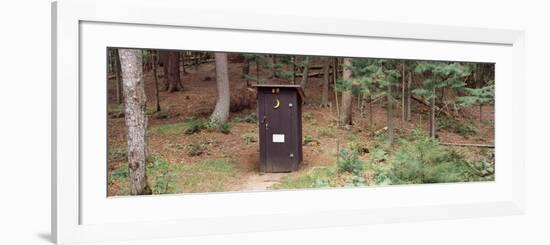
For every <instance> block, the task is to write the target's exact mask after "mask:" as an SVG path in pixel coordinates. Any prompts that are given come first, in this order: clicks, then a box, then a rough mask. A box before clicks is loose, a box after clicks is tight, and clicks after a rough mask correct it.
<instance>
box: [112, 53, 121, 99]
mask: <svg viewBox="0 0 550 245" xmlns="http://www.w3.org/2000/svg"><path fill="white" fill-rule="evenodd" d="M113 53H114V59H115V67H114V68H115V80H116V103H117V104H119V105H120V104H121V103H123V101H122V77H121V72H120V58H119V56H118V50H117V49H115V50H114V51H113Z"/></svg>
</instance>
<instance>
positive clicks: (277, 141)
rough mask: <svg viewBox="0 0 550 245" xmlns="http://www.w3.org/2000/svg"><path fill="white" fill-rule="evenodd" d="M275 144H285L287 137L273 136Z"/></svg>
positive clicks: (282, 135) (281, 135)
mask: <svg viewBox="0 0 550 245" xmlns="http://www.w3.org/2000/svg"><path fill="white" fill-rule="evenodd" d="M273 143H285V135H284V134H273Z"/></svg>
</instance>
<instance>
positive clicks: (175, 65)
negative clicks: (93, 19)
mask: <svg viewBox="0 0 550 245" xmlns="http://www.w3.org/2000/svg"><path fill="white" fill-rule="evenodd" d="M178 56H179V55H178V51H161V62H162V63H163V64H162V65H163V70H164V77H163V81H164V89H165V90H166V91H168V92H176V91H181V90H183V86H182V84H181V80H180V65H179V57H178Z"/></svg>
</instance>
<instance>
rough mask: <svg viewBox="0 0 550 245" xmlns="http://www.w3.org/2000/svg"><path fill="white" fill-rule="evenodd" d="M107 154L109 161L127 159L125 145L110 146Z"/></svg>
mask: <svg viewBox="0 0 550 245" xmlns="http://www.w3.org/2000/svg"><path fill="white" fill-rule="evenodd" d="M107 154H108V156H109V161H126V160H127V159H128V149H126V148H125V147H121V148H110V149H109V151H108V153H107Z"/></svg>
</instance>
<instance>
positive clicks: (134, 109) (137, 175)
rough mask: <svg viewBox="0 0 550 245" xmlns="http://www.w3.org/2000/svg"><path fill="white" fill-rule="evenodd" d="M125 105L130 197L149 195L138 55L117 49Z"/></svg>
mask: <svg viewBox="0 0 550 245" xmlns="http://www.w3.org/2000/svg"><path fill="white" fill-rule="evenodd" d="M119 56H120V63H121V68H122V70H121V71H122V80H123V90H124V101H125V113H124V120H125V122H126V127H127V129H128V172H129V177H130V194H132V195H144V194H151V189H150V188H149V186H148V185H147V172H146V170H147V138H146V129H147V115H146V114H145V109H146V105H147V103H146V102H147V98H146V97H145V85H144V79H143V71H142V66H141V59H142V57H141V51H140V50H138V49H119Z"/></svg>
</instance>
